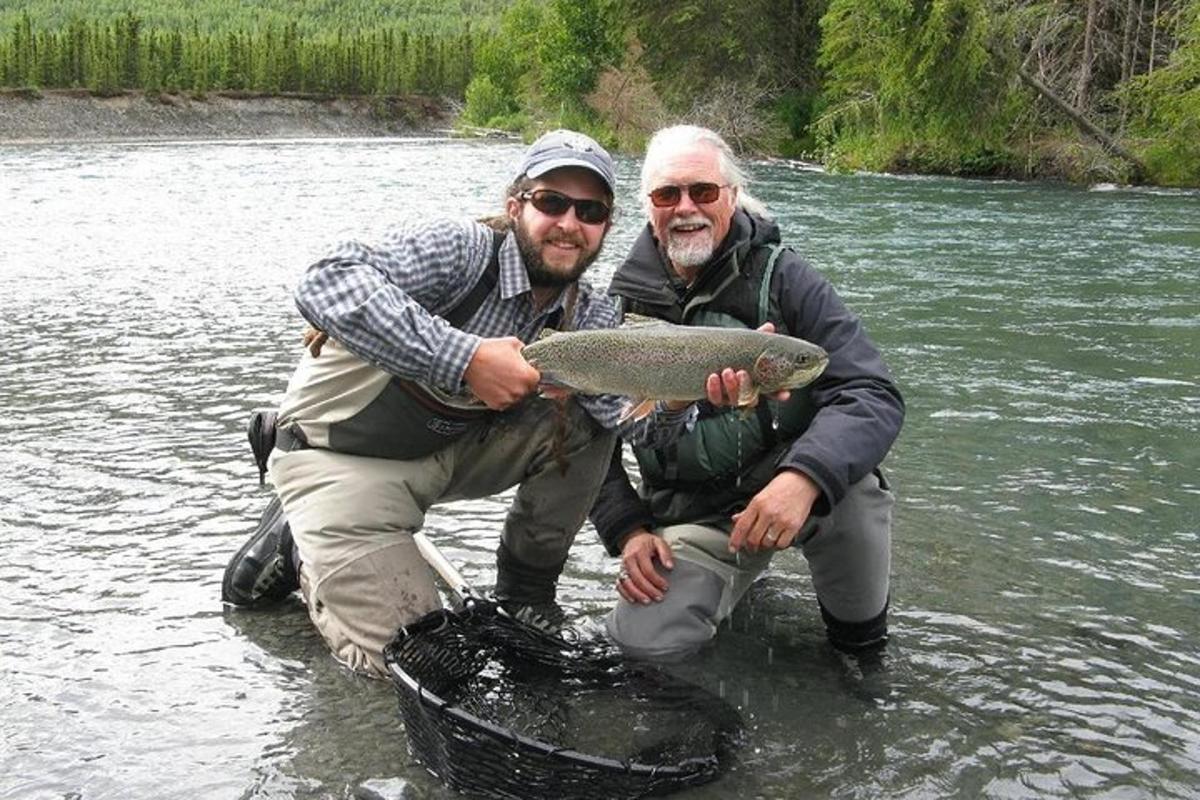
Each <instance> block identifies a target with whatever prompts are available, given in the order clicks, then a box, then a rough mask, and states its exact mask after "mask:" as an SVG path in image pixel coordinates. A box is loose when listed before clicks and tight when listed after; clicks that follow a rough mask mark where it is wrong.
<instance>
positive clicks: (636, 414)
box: [617, 399, 658, 425]
mask: <svg viewBox="0 0 1200 800" xmlns="http://www.w3.org/2000/svg"><path fill="white" fill-rule="evenodd" d="M657 402H658V401H656V400H653V399H648V400H635V401H633V402H631V403H630V404H629V405H628V406H626V407H625V410H624V411H623V412H622V413H621V418H620V419H619V420H617V424H618V425H622V424H624V423H625V422H628V421H629V420H635V421H636V420H639V419H644V418H645V417H648V416H650V413H651V412H652V411H654V406H655V405H656V404H657Z"/></svg>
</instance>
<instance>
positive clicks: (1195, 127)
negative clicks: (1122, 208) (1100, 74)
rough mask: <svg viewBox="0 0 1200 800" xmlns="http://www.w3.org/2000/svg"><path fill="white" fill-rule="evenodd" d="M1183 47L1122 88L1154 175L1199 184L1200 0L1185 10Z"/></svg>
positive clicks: (1180, 183) (1161, 179) (1161, 180)
mask: <svg viewBox="0 0 1200 800" xmlns="http://www.w3.org/2000/svg"><path fill="white" fill-rule="evenodd" d="M1181 14H1182V15H1183V16H1181V18H1180V21H1181V24H1180V42H1179V46H1178V47H1177V48H1176V49H1175V51H1174V52H1173V53H1172V54H1171V59H1170V61H1169V62H1168V64H1167V66H1166V67H1164V68H1161V69H1158V70H1155V71H1154V72H1153V73H1149V74H1146V75H1142V76H1140V77H1137V78H1134V79H1133V80H1131V81H1130V82H1129V84H1128V85H1127V86H1126V87H1123V90H1122V91H1123V97H1124V99H1125V100H1126V101H1127V102H1128V103H1129V104H1130V106H1131V108H1132V110H1133V113H1134V118H1133V128H1134V131H1135V133H1136V134H1137V135H1139V136H1141V137H1142V138H1143V141H1144V144H1143V148H1142V149H1143V154H1142V155H1143V159H1144V161H1145V162H1146V166H1147V168H1148V169H1149V171H1150V173H1151V174H1150V177H1151V178H1152V179H1153V180H1154V181H1155V182H1157V183H1162V184H1167V185H1173V186H1200V0H1192V2H1190V3H1189V4H1188V5H1187V6H1186V7H1185V8H1184V9H1183V10H1182V11H1181Z"/></svg>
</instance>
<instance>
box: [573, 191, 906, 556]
mask: <svg viewBox="0 0 1200 800" xmlns="http://www.w3.org/2000/svg"><path fill="white" fill-rule="evenodd" d="M779 240H780V238H779V228H778V226H777V225H776V224H775V223H774V222H771V221H769V220H765V219H762V218H759V217H752V216H750V215H749V214H747V213H745V212H744V211H741V210H738V211H737V212H736V213H735V214H734V217H733V220H732V222H731V225H730V229H729V234H728V235H727V236H726V237H725V241H724V242H722V243H721V245H720V246H719V247H718V248H717V252H716V253H715V254H714V256H713V258H711V259H710V260H709V261H708V263H707V264H705V265H704V266H703V267H702V268H701V269H700V272H699V274H698V275H697V278H696V281H695V282H694V283H693V284H692V286H690V287H687V286H685V285H684V284H683V282H682V281H681V280H680V279H679V278H678V276H677V275H675V273H674V271H673V270H672V269H671V267H670V265H669V264H667V263H666V261H665V258H664V256H663V255H662V253H661V252H660V250H659V247H658V242H657V241H656V240H655V239H654V236H653V234H652V233H651V231H650V228H649V226H647V227H646V229H645V230H643V231H642V234H641V235H640V236H639V237H638V240H637V241H636V242H635V243H634V246H633V250H632V251H631V252H630V255H629V258H628V259H627V260H626V261H625V263H624V264H622V265H621V266H620V267H619V268H618V269H617V272H616V274H615V275H614V276H613V280H612V283H611V285H610V286H609V292H610V293H612V294H614V295H617V296H618V297H620V298H621V300H622V303H623V304H624V307H625V309H626V311H636V312H637V313H640V314H646V315H651V316H656V317H659V318H662V319H666V320H668V321H671V322H676V323H683V324H687V323H688V321H689V318H690V316H691V315H692V314H693V313H694V312H695V311H696V310H698V307H699V306H700V305H701V304H703V305H704V306H705V307H708V308H712V307H720V306H722V304H724V305H725V306H726V307H725V308H722V309H721V310H724V311H727V312H733V314H734V316H739V314H738V310H739V309H738V308H737V306H739V305H745V301H744V299H736V300H735V301H733V305H732V306H731V303H730V300H729V299H728V298H731V297H732V298H743V297H744V296H745V295H746V292H745V291H744V290H739V288H738V287H737V286H736V281H731V280H730V278H731V276H732V275H734V272H735V271H741V270H744V269H746V268H747V266H748V265H750V264H751V263H753V262H754V261H755V258H754V256H759V255H761V253H762V251H763V250H764V249H769V248H770V246H771V245H774V244H778V243H779ZM770 293H771V306H772V309H773V312H772V313H777V314H778V315H779V319H777V320H773V321H774V322H775V323H776V327H777V328H778V329H780V330H785V331H786V332H787V333H789V334H791V335H793V336H798V337H800V338H802V339H807V340H808V341H810V342H813V343H815V344H819V345H821V346H822V347H824V348H825V350H826V351H827V352H828V353H829V366H828V367H827V368H826V369H825V372H824V373H823V374H822V375H821V377H820V378H818V379H817V380H816V381H815V382H814V383H813V384H812V385H811V386H810V387H809V389H810V392H811V397H812V400H813V402H814V403H815V405H816V407H817V412H816V415H815V416H814V417H813V420H812V422H811V424H810V425H809V426H808V428H807V429H806V430H805V431H804V432H803V433H802V434H800V435H799V436H797V437H796V438H795V439H794V440H793V441H792V442H791V444H790V446H789V447H784V448H781V450H780V454H779V456H778V459H777V461H776V463H775V471H776V472H778V471H779V470H784V469H795V470H799V471H800V472H803V473H805V474H806V475H808V476H809V477H810V478H812V479H813V481H814V482H815V483H816V484H817V486H818V487H820V489H821V491H822V494H823V497H822V498H821V500H820V501H818V504H817V505H816V506H815V507H814V511H815V512H818V513H819V512H821V511H824V510H827V509H828V508H829V507H831V506H832V505H834V504H836V503H837V502H838V501H839V500H841V498H842V497H843V496H845V494H846V491H847V489H848V488H849V487H850V486H851V485H852V484H854V483H856V482H858V481H859V480H861V479H862V478H864V477H866V475H867V474H868V473H870V472H871V471H872V470H874V469H875V468H876V467H878V466H879V464H880V462H882V461H883V458H884V456H886V455H887V452H888V449H889V448H890V447H891V446H892V443H893V442H894V441H895V439H896V436H897V435H898V434H899V432H900V427H901V424H902V423H903V420H904V401H903V399H902V398H901V396H900V392H899V390H898V389H897V388H896V386H895V384H894V383H893V382H892V377H891V374H890V373H889V371H888V368H887V366H886V364H884V362H883V358H882V357H881V356H880V354H879V351H878V349H877V348H876V347H875V345H874V344H873V343H872V342H871V340H870V339H869V338H868V336H867V334H866V331H865V330H864V329H863V326H862V323H861V321H860V320H859V318H858V317H857V316H856V315H855V314H854V313H853V312H851V311H850V310H849V309H848V308H846V306H845V304H844V303H843V302H842V300H841V298H839V297H838V295H837V292H836V291H834V288H833V286H832V285H831V284H830V283H829V281H827V280H826V279H825V277H824V276H823V275H821V274H820V273H819V272H817V271H816V270H815V269H814V268H813V267H812V266H811V265H809V264H808V263H807V262H806V261H804V260H803V259H802V258H800V257H799V256H798V255H796V254H795V253H793V252H791V251H790V250H786V251H784V252H782V253H781V255H780V257H779V259H778V261H777V262H776V265H775V269H774V271H773V273H772V276H771V286H770ZM741 316H743V318H744V319H745V320H746V322H747V324H748V325H751V326H752V325H753V319H754V316H753V312H752V311H751V310H748V309H746V310H744V311H743V313H742V314H741ZM754 491H757V488H753V489H750V490H749V491H748V493H747V494H746V495H745V496H744V497H743V498H742V503H741V505H742V506H744V504H745V503H746V502H749V500H750V498H751V497H752V496H753V493H754ZM591 519H592V522H593V524H595V526H596V529H597V530H598V531H599V533H600V536H601V538H602V539H603V541H604V543H605V546H606V547H607V548H608V550H609V552H610V553H612V554H613V555H616V554H617V553H618V552H619V551H618V550H617V542H618V541H619V540H620V538H621V537H622V536H624V535H625V534H627V533H629V532H630V531H632V530H634V529H636V528H638V527H647V528H654V527H656V521H655V519H654V517H653V515H652V513H651V510H650V507H649V505H648V504H647V503H646V502H645V500H643V499H642V498H641V497H639V495H638V494H637V493H636V492H635V491H634V490H633V487H632V486H631V485H630V483H629V479H628V477H627V476H626V474H625V471H624V468H623V466H622V464H621V451H620V449H619V446H618V450H617V452H616V453H615V454H614V457H613V463H612V465H611V467H610V469H609V474H608V477H607V478H606V480H605V483H604V486H603V487H602V489H601V492H600V496H599V498H598V499H597V501H596V504H595V506H594V507H593V509H592V514H591ZM673 521H679V520H673Z"/></svg>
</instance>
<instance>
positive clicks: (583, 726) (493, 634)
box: [384, 599, 742, 800]
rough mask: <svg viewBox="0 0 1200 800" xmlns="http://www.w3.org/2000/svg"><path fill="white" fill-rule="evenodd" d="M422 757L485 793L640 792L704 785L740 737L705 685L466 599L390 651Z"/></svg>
mask: <svg viewBox="0 0 1200 800" xmlns="http://www.w3.org/2000/svg"><path fill="white" fill-rule="evenodd" d="M384 658H385V660H386V662H387V665H388V669H389V672H390V673H391V677H392V682H393V683H394V685H395V687H396V691H397V692H398V694H399V697H400V711H401V715H402V716H403V719H404V725H405V728H406V730H407V732H408V738H409V746H410V748H411V749H412V751H413V753H414V755H415V756H416V757H417V758H418V759H419V760H420V761H421V762H422V763H423V764H424V765H425V766H426V768H428V769H429V770H430V771H431V772H432V773H433V774H435V775H437V776H438V777H439V778H441V779H442V780H443V781H444V782H445V783H446V784H447V785H449V786H450V787H452V788H454V789H457V790H459V791H461V792H463V793H465V794H468V795H470V796H472V797H481V798H520V800H535V799H536V798H564V799H565V798H603V799H604V800H610V799H611V798H635V797H648V796H654V795H663V794H668V793H670V792H673V791H676V790H678V789H682V788H684V787H687V786H694V785H697V784H701V783H707V782H708V781H711V780H713V779H715V778H716V777H717V776H718V775H720V774H721V772H722V771H723V770H724V768H725V767H726V766H727V765H728V762H729V760H730V757H731V754H732V750H733V748H734V747H735V746H736V744H737V741H738V739H739V738H740V736H741V732H742V726H741V719H740V717H739V716H738V714H737V712H736V711H735V710H734V709H733V708H731V707H730V706H729V705H727V704H726V703H725V702H724V701H722V700H721V699H719V698H717V697H716V696H714V695H712V694H711V693H709V692H708V691H706V690H704V689H702V688H700V687H698V686H695V685H693V684H691V683H687V682H685V681H683V680H681V679H678V678H675V677H672V676H671V675H670V674H668V673H667V672H664V671H662V670H660V669H658V668H655V667H652V666H649V665H645V664H639V663H636V662H630V661H627V660H624V659H623V658H622V657H621V656H620V654H619V653H618V652H617V651H616V650H615V649H614V648H613V647H612V646H611V645H609V644H607V643H605V642H574V641H566V640H564V639H561V638H558V637H556V636H551V635H548V634H546V633H543V632H542V631H540V630H538V629H536V628H533V627H531V626H529V625H526V624H523V623H521V622H517V621H516V620H514V619H512V618H511V617H509V616H508V615H507V614H505V613H504V612H503V611H501V610H500V609H499V608H498V607H497V606H496V605H495V604H494V603H492V602H491V601H487V600H481V599H469V600H467V601H466V603H465V605H464V606H463V608H462V609H460V610H458V611H451V610H439V611H434V612H431V613H430V614H427V615H426V616H424V617H422V618H421V619H420V620H418V621H417V622H416V623H414V624H413V625H409V626H407V627H405V628H402V629H401V630H400V632H399V633H398V634H397V635H396V638H395V639H394V640H393V641H392V642H391V643H390V644H389V645H388V647H387V648H386V649H385V651H384Z"/></svg>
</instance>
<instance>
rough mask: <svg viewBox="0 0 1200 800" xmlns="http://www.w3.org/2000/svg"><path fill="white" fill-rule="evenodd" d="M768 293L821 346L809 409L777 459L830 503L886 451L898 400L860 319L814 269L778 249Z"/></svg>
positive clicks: (797, 329) (793, 326) (896, 426)
mask: <svg viewBox="0 0 1200 800" xmlns="http://www.w3.org/2000/svg"><path fill="white" fill-rule="evenodd" d="M771 292H772V296H773V297H774V298H775V300H776V301H777V303H778V308H779V313H780V315H781V316H782V319H783V323H784V325H786V326H787V330H788V332H789V333H791V334H792V335H793V336H799V337H800V338H802V339H807V340H808V341H810V342H814V343H816V344H819V345H821V346H822V347H824V348H825V350H826V351H827V352H828V353H829V366H828V367H826V369H825V372H824V373H823V374H822V375H821V377H820V378H818V379H817V380H816V381H815V382H814V383H813V384H812V395H813V400H814V402H815V404H816V406H817V409H818V410H817V413H816V416H815V417H814V418H813V421H812V424H811V425H809V427H808V429H807V430H805V432H804V433H803V434H801V435H800V436H799V437H797V438H796V440H795V441H794V442H793V443H792V446H791V448H789V449H788V450H787V451H786V452H785V453H784V455H783V456H782V457H781V458H780V461H779V465H778V466H779V468H780V469H795V470H799V471H800V472H803V473H805V474H807V475H808V476H809V477H811V478H812V479H813V480H814V481H816V483H817V485H818V486H819V487H820V488H821V490H822V491H823V492H824V493H825V497H826V499H827V501H828V502H829V503H830V504H836V503H837V502H838V501H839V500H841V499H842V497H844V496H845V495H846V491H847V489H848V488H849V487H850V485H851V484H854V483H856V482H858V481H859V480H861V479H862V478H864V477H866V476H867V474H868V473H870V472H871V471H872V470H874V469H875V468H876V467H877V466H879V464H880V462H882V461H883V459H884V456H886V455H887V452H888V449H889V448H891V446H892V443H893V442H894V441H895V440H896V437H897V436H898V435H899V433H900V426H901V425H902V424H903V422H904V400H903V398H902V397H901V396H900V391H899V389H897V388H896V385H895V383H894V382H893V380H892V376H891V373H890V371H889V370H888V368H887V365H886V364H885V363H884V361H883V357H882V356H881V355H880V353H879V350H878V348H876V346H875V344H874V343H873V342H872V341H871V340H870V338H869V337H868V336H867V332H866V330H864V328H863V325H862V321H861V320H860V319H859V318H858V316H857V315H856V314H854V313H853V312H852V311H850V310H849V309H848V308H847V307H846V305H845V303H843V302H842V300H841V298H840V297H838V294H837V292H836V291H835V290H834V288H833V286H832V284H830V283H829V281H828V280H826V279H825V277H824V276H823V275H821V274H820V273H819V272H818V271H817V270H815V269H814V268H813V267H812V266H810V265H809V264H808V263H807V262H805V261H804V260H803V259H801V258H800V257H799V256H797V255H796V254H794V253H792V252H790V251H784V252H783V254H782V255H781V256H780V258H779V261H778V263H777V264H776V268H775V273H774V275H773V276H772V280H771Z"/></svg>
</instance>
